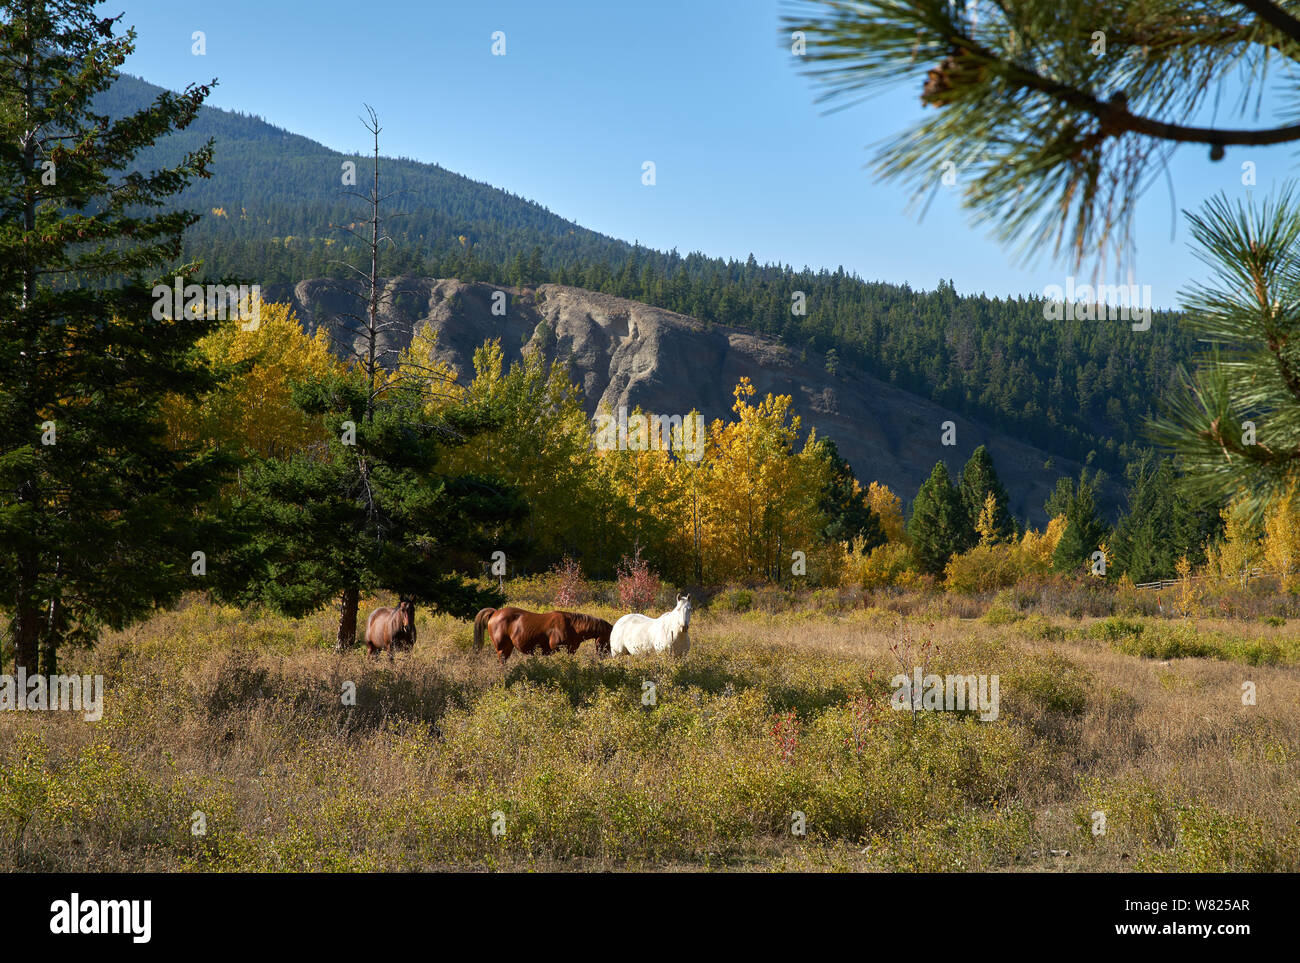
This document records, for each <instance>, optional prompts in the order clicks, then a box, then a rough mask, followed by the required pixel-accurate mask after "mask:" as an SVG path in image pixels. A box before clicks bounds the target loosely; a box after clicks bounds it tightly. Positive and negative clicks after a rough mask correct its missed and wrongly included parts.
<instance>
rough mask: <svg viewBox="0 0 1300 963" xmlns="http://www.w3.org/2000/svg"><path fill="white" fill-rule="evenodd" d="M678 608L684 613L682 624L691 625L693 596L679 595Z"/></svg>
mask: <svg viewBox="0 0 1300 963" xmlns="http://www.w3.org/2000/svg"><path fill="white" fill-rule="evenodd" d="M677 608H678V609H680V610H681V613H682V625H683V626H689V625H690V624H691V597H690V595H689V594H687V595H679V596H677Z"/></svg>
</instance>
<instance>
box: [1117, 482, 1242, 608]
mask: <svg viewBox="0 0 1300 963" xmlns="http://www.w3.org/2000/svg"><path fill="white" fill-rule="evenodd" d="M1128 478H1129V493H1128V511H1127V513H1126V514H1125V515H1124V516H1123V517H1122V518H1121V519H1120V521H1119V524H1118V525H1117V526H1116V527H1115V533H1114V535H1113V536H1112V537H1111V540H1110V543H1109V545H1110V563H1109V564H1110V566H1111V568H1110V569H1109V570H1108V574H1114V575H1119V574H1121V573H1125V572H1127V573H1128V575H1129V577H1130V578H1132V579H1133V581H1134V582H1139V583H1141V582H1154V581H1158V580H1160V579H1171V578H1174V577H1175V574H1176V573H1175V566H1176V565H1177V564H1178V560H1179V559H1180V558H1182V557H1183V556H1184V555H1185V556H1187V559H1188V561H1189V562H1190V563H1191V564H1192V565H1193V566H1200V565H1202V564H1204V562H1205V545H1206V543H1207V542H1208V541H1209V540H1210V539H1211V538H1214V537H1215V536H1217V535H1218V533H1219V532H1220V530H1221V529H1222V524H1221V521H1220V519H1219V513H1218V511H1217V510H1216V508H1215V506H1213V505H1205V504H1198V503H1197V502H1196V501H1195V500H1193V499H1190V498H1189V497H1188V495H1187V492H1186V491H1184V490H1183V487H1182V485H1181V484H1180V478H1179V475H1178V474H1177V472H1176V471H1175V469H1174V465H1173V461H1172V460H1171V459H1168V458H1164V459H1161V460H1159V461H1156V460H1155V459H1153V458H1151V457H1145V458H1142V459H1140V460H1139V461H1137V462H1134V463H1133V464H1132V465H1131V466H1130V467H1129V472H1128Z"/></svg>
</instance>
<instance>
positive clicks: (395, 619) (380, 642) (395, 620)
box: [366, 596, 415, 662]
mask: <svg viewBox="0 0 1300 963" xmlns="http://www.w3.org/2000/svg"><path fill="white" fill-rule="evenodd" d="M413 648H415V600H414V599H409V598H406V597H405V596H402V597H401V599H400V600H399V601H398V603H397V608H393V609H389V608H378V609H375V610H374V611H373V612H371V613H370V618H368V619H366V652H367V653H368V654H370V655H378V654H379V650H380V649H383V650H385V651H386V652H387V653H388V661H389V662H391V661H393V650H394V649H413Z"/></svg>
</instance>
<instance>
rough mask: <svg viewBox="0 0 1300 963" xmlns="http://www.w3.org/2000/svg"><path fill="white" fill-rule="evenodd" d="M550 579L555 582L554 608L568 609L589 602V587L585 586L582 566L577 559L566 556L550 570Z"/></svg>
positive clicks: (590, 593) (585, 581) (590, 595)
mask: <svg viewBox="0 0 1300 963" xmlns="http://www.w3.org/2000/svg"><path fill="white" fill-rule="evenodd" d="M551 577H552V578H553V579H554V580H555V590H554V598H555V606H556V608H561V609H570V608H573V607H575V606H578V605H583V604H585V603H587V602H590V601H591V597H592V592H591V586H590V585H588V584H587V579H586V576H584V575H583V574H582V566H581V565H580V564H579V563H578V561H577V559H574V558H571V557H569V556H568V555H566V556H565V557H564V560H563V561H562V562H560V564H559V565H557V566H555V568H553V569H552V570H551Z"/></svg>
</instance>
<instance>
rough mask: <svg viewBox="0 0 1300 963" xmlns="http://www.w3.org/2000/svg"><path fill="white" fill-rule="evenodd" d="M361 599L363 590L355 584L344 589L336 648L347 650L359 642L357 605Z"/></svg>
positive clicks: (342, 650)
mask: <svg viewBox="0 0 1300 963" xmlns="http://www.w3.org/2000/svg"><path fill="white" fill-rule="evenodd" d="M360 601H361V591H360V589H358V588H357V586H355V585H349V586H348V587H347V588H345V589H344V590H343V598H342V599H340V601H339V631H338V639H337V641H336V642H335V646H334V647H335V648H336V649H337V650H338V651H339V652H346V651H347V650H348V649H350V648H352V647H353V646H355V645H356V644H357V605H358V604H359V603H360Z"/></svg>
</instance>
